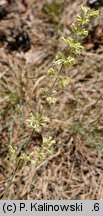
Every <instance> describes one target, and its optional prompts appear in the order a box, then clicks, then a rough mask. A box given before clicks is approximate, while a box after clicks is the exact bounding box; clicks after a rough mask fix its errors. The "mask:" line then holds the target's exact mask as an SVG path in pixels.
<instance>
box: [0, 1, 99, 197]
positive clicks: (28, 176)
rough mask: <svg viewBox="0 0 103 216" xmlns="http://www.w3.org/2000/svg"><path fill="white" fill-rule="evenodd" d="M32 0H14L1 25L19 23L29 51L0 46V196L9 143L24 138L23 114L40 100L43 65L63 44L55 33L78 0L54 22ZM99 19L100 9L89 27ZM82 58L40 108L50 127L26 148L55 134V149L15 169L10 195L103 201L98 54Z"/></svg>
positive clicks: (69, 19)
mask: <svg viewBox="0 0 103 216" xmlns="http://www.w3.org/2000/svg"><path fill="white" fill-rule="evenodd" d="M30 2H31V3H30V4H32V7H31V5H28V8H25V7H24V6H23V5H21V4H20V3H18V7H17V8H18V10H17V12H16V13H15V15H14V13H10V15H8V19H5V20H2V21H1V26H0V29H2V30H4V31H6V32H7V35H8V37H9V35H10V31H11V29H12V28H14V25H15V24H16V28H17V29H18V28H19V29H20V28H21V27H20V26H21V23H23V22H24V29H25V30H27V31H28V32H29V34H30V38H31V49H30V50H29V51H28V52H26V53H23V52H20V53H19V52H10V53H8V51H7V49H5V46H6V45H5V46H2V45H1V47H0V108H1V109H0V136H1V138H0V197H1V198H2V195H3V193H4V188H5V186H6V185H7V177H8V173H7V158H8V144H12V145H14V146H19V145H21V143H23V142H24V140H26V139H27V138H28V136H29V134H30V130H29V129H28V128H27V127H26V126H25V119H26V118H27V116H28V114H29V112H30V111H31V110H32V111H33V110H38V109H39V107H40V106H42V104H43V102H44V101H43V99H41V98H40V97H39V93H40V88H41V87H45V86H47V85H48V86H49V85H50V81H49V79H48V77H47V76H46V71H47V69H48V68H49V66H50V65H51V62H52V60H53V58H54V56H55V52H56V50H57V49H58V48H59V47H60V44H59V42H58V36H59V35H60V34H61V33H62V31H63V34H64V33H70V31H69V25H70V23H71V22H72V21H74V20H75V16H76V13H78V12H79V4H80V3H81V2H82V1H80V0H78V1H76V2H74V3H73V4H72V1H69V0H67V1H65V5H66V4H67V5H66V7H65V5H64V10H63V11H62V14H61V16H60V17H61V19H60V22H59V23H58V21H55V18H54V17H52V18H51V15H50V17H49V14H45V12H44V11H43V9H42V8H43V5H44V4H45V2H46V1H45V0H44V1H42V4H41V1H39V0H38V1H36V0H32V1H30ZM57 2H59V3H60V2H61V3H62V2H63V1H60V0H58V1H57ZM21 6H22V7H21ZM102 21H103V15H102V9H101V15H100V16H99V18H97V19H96V20H95V22H94V23H92V25H91V26H90V28H92V27H93V26H95V25H97V23H101V24H102ZM79 58H80V59H79V62H80V63H79V65H78V66H76V67H75V68H73V69H72V70H70V71H69V76H70V78H71V82H70V84H69V86H68V87H67V88H66V89H65V90H61V89H59V86H57V89H58V94H57V102H56V105H53V106H52V107H51V108H50V107H46V109H45V113H48V126H49V131H48V127H47V128H45V129H44V130H42V131H40V132H39V133H35V134H34V136H33V137H32V140H31V142H30V144H29V147H28V150H29V151H32V150H33V149H34V148H35V146H36V145H40V141H41V137H42V135H43V134H46V135H52V136H53V138H54V139H55V140H56V143H57V144H56V146H54V154H53V155H52V156H51V157H50V158H48V159H47V160H46V161H44V162H43V163H42V164H40V165H39V166H38V167H37V168H36V169H35V168H32V171H31V172H30V170H31V167H28V166H26V167H25V168H24V167H23V168H22V169H21V170H20V171H19V173H18V175H17V176H16V178H15V180H14V184H13V185H12V187H11V190H10V195H9V198H10V199H99V200H100V199H103V135H102V134H103V52H101V53H99V50H97V51H96V52H85V53H83V54H82V56H80V57H79ZM26 77H28V79H27V78H26ZM32 77H33V78H34V79H31V78H32ZM12 168H13V167H12ZM18 182H19V184H18Z"/></svg>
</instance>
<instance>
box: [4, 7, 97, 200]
mask: <svg viewBox="0 0 103 216" xmlns="http://www.w3.org/2000/svg"><path fill="white" fill-rule="evenodd" d="M81 9H82V15H81V16H80V15H77V20H76V23H73V24H72V25H71V30H72V37H71V36H69V37H68V36H66V37H61V40H62V41H63V42H64V43H65V45H66V51H65V52H63V51H62V52H58V53H57V55H56V58H55V60H54V62H53V64H52V67H51V68H49V70H48V72H47V73H48V75H49V76H50V80H51V77H52V78H53V79H52V80H53V82H52V83H51V87H50V88H49V89H48V90H47V89H41V95H43V96H44V97H45V103H44V106H43V107H42V109H41V110H40V111H39V112H35V113H30V116H29V118H28V119H27V121H26V122H27V126H29V127H30V128H31V133H30V136H29V138H28V140H27V141H26V142H24V143H23V144H22V145H21V146H20V148H19V149H17V148H16V147H13V146H11V145H9V165H10V163H11V164H12V163H13V162H14V161H15V170H14V173H13V175H12V176H11V177H10V180H9V182H8V185H7V188H6V189H5V193H4V197H3V198H7V197H8V193H9V189H10V186H11V184H12V181H13V179H14V177H15V175H16V173H17V171H18V170H19V169H20V167H21V166H22V163H23V164H27V163H28V164H32V165H33V166H35V167H36V166H37V165H38V163H40V162H41V161H43V160H45V158H46V157H47V156H48V155H49V154H51V153H52V150H53V144H54V143H55V140H53V139H52V137H48V138H47V137H43V141H42V144H41V147H37V148H36V149H35V150H34V151H33V152H32V153H30V154H29V153H26V148H27V146H28V144H29V142H30V140H31V138H32V135H33V133H34V132H35V130H37V129H38V128H40V127H44V126H45V124H46V121H47V118H46V117H45V116H44V115H43V111H44V108H45V105H46V104H47V103H48V104H53V103H55V101H56V98H55V96H54V95H55V93H56V90H55V84H56V83H57V82H59V83H60V85H61V87H62V88H65V87H66V86H67V85H68V83H69V81H70V78H69V76H65V75H63V74H64V71H65V69H71V68H72V67H73V66H74V65H76V64H77V61H76V57H77V55H80V53H81V52H82V51H83V50H84V47H83V46H82V44H81V40H82V39H83V38H84V37H86V36H87V35H88V31H87V26H88V24H89V22H90V21H91V19H92V18H94V17H95V16H97V15H98V14H99V11H98V10H97V11H91V9H90V8H88V7H84V6H83V5H81Z"/></svg>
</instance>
